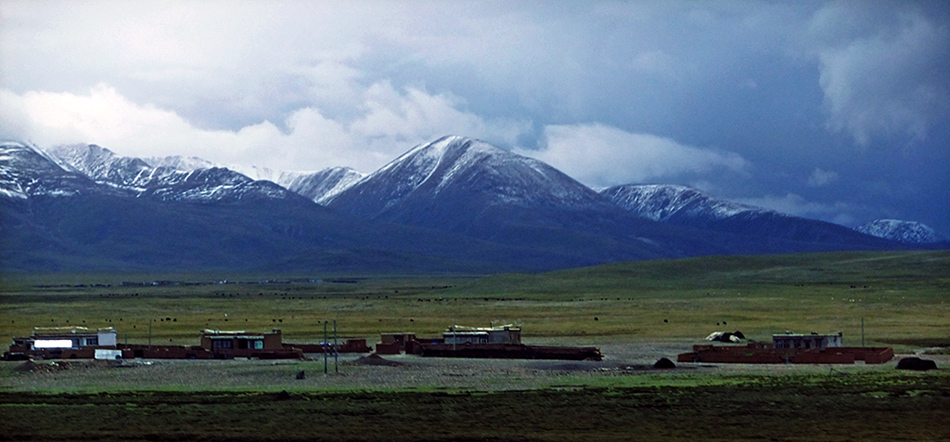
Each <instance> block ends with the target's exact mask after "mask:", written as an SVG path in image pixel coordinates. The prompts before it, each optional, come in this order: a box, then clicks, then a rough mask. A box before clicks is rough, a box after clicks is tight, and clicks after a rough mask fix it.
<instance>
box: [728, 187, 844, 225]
mask: <svg viewBox="0 0 950 442" xmlns="http://www.w3.org/2000/svg"><path fill="white" fill-rule="evenodd" d="M735 201H736V202H739V203H742V204H748V205H750V206H757V207H763V208H766V209H771V210H775V211H777V212H780V213H785V214H789V215H795V216H800V217H803V218H812V219H820V220H824V221H828V222H832V223H835V224H841V225H845V226H851V225H855V224H856V221H857V220H856V219H855V217H854V216H853V215H851V214H852V213H854V212H855V210H854V207H852V206H851V205H850V204H848V203H844V202H835V203H818V202H814V201H808V200H806V199H805V198H803V197H802V196H800V195H797V194H794V193H787V194H785V195H784V196H780V195H766V196H761V197H754V198H736V199H735Z"/></svg>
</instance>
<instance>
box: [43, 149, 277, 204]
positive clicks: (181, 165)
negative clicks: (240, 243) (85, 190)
mask: <svg viewBox="0 0 950 442" xmlns="http://www.w3.org/2000/svg"><path fill="white" fill-rule="evenodd" d="M50 156H51V157H52V158H55V159H56V162H57V164H62V165H64V166H69V167H72V168H74V169H75V170H77V171H79V172H80V173H82V174H84V175H86V176H88V177H89V178H91V179H93V180H94V181H95V182H96V183H97V184H99V185H102V186H105V187H109V188H114V189H116V190H120V191H126V192H131V193H132V194H133V196H135V197H139V198H152V199H157V200H161V201H189V202H211V201H222V200H240V199H246V198H287V197H288V195H290V192H289V191H287V190H286V189H284V188H282V187H280V186H279V185H277V184H274V183H270V182H267V181H258V180H254V179H252V178H250V177H247V176H245V175H242V174H240V173H238V172H235V171H232V170H230V169H227V168H222V167H201V166H206V165H210V164H211V163H210V162H207V161H204V160H201V159H200V158H194V157H191V158H183V157H164V158H151V159H149V161H150V162H151V164H150V163H149V162H147V161H145V160H142V159H139V158H131V157H123V156H120V155H116V154H115V153H113V152H112V151H110V150H108V149H105V148H102V147H100V146H96V145H94V144H91V145H83V144H73V145H64V146H56V147H54V148H51V149H50ZM153 164H154V166H153Z"/></svg>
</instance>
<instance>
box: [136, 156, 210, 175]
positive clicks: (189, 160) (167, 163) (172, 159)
mask: <svg viewBox="0 0 950 442" xmlns="http://www.w3.org/2000/svg"><path fill="white" fill-rule="evenodd" d="M142 161H145V162H146V163H148V165H149V166H152V167H169V168H172V169H175V170H184V171H192V170H198V169H210V168H212V167H218V165H217V164H214V163H212V162H210V161H208V160H205V159H203V158H198V157H183V156H181V155H174V156H168V157H150V158H142Z"/></svg>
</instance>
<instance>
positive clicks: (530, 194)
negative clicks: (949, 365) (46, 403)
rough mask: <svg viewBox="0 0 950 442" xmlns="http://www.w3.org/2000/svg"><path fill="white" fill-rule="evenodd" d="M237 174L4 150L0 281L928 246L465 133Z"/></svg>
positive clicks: (513, 265) (509, 265)
mask: <svg viewBox="0 0 950 442" xmlns="http://www.w3.org/2000/svg"><path fill="white" fill-rule="evenodd" d="M236 169H239V168H226V167H217V166H215V165H214V164H211V163H209V162H207V161H204V160H201V159H198V158H182V157H168V158H145V159H139V158H129V157H122V156H118V155H115V154H114V153H112V152H111V151H109V150H108V149H105V148H102V147H99V146H96V145H66V146H55V147H50V148H48V149H46V150H44V149H41V148H39V147H37V146H32V145H29V144H27V143H19V142H7V143H3V144H0V238H2V244H0V269H3V270H11V271H73V270H78V271H92V270H101V271H196V270H240V271H247V270H260V271H294V272H302V271H308V272H314V271H318V272H343V271H346V272H354V271H358V272H387V273H392V272H417V273H418V272H478V273H485V272H499V271H542V270H550V269H558V268H567V267H578V266H585V265H594V264H601V263H608V262H617V261H626V260H637V259H658V258H678V257H686V256H701V255H726V254H761V253H791V252H817V251H832V250H891V249H903V248H913V247H920V246H918V245H912V244H908V243H906V242H900V241H898V240H894V239H893V238H890V239H886V238H880V237H879V236H884V235H881V234H880V230H876V231H874V232H872V233H873V235H869V234H865V233H862V232H859V231H856V230H853V229H848V228H846V227H843V226H839V225H835V224H831V223H826V222H822V221H817V220H811V219H806V218H801V217H794V216H790V215H785V214H781V213H778V212H774V211H768V210H765V209H760V208H755V207H751V206H743V205H739V204H735V203H730V202H727V201H722V200H718V199H716V198H714V197H712V196H710V195H708V194H705V193H702V192H700V191H698V190H695V189H691V188H688V187H682V186H674V185H652V186H646V185H627V186H618V187H614V188H610V189H605V190H603V191H601V192H597V191H594V190H592V189H590V188H588V187H587V186H585V185H583V184H581V183H579V182H577V181H576V180H574V179H573V178H571V177H569V176H567V175H565V174H564V173H562V172H560V171H558V170H557V169H555V168H553V167H551V166H549V165H547V164H545V163H543V162H540V161H538V160H535V159H531V158H527V157H523V156H519V155H516V154H513V153H511V152H509V151H506V150H503V149H500V148H497V147H495V146H492V145H490V144H488V143H485V142H482V141H479V140H476V139H472V138H466V137H458V136H451V137H443V138H440V139H438V140H435V141H433V142H430V143H425V144H422V145H419V146H416V147H415V148H413V149H411V150H410V151H409V152H406V153H405V154H403V155H402V156H400V157H399V158H397V159H395V160H393V161H392V162H390V163H389V164H387V165H385V166H383V167H382V168H380V169H379V170H377V171H375V172H374V173H372V174H369V175H364V174H361V173H359V172H356V171H354V170H352V169H347V168H333V169H327V170H323V171H319V172H315V173H301V172H290V173H288V172H278V171H272V170H267V169H251V170H245V171H244V173H239V172H238V171H236ZM257 178H265V179H257ZM938 244H939V243H938Z"/></svg>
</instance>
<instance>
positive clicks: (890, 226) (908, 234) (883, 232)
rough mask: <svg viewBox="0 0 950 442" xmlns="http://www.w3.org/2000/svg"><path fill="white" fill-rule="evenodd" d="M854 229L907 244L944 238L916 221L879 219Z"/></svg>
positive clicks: (925, 242)
mask: <svg viewBox="0 0 950 442" xmlns="http://www.w3.org/2000/svg"><path fill="white" fill-rule="evenodd" d="M854 230H857V231H858V232H861V233H864V234H866V235H871V236H875V237H878V238H885V239H889V240H892V241H899V242H902V243H907V244H929V243H936V242H940V241H944V240H945V239H944V238H942V237H940V236H939V235H937V233H936V232H934V229H932V228H930V226H927V225H926V224H921V223H918V222H916V221H902V220H896V219H879V220H874V221H871V222H870V223H867V224H865V225H863V226H858V227H855V228H854Z"/></svg>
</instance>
